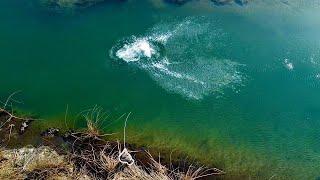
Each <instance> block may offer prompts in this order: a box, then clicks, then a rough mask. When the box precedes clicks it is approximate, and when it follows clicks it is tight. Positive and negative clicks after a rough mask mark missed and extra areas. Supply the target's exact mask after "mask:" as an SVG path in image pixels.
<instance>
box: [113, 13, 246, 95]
mask: <svg viewBox="0 0 320 180" xmlns="http://www.w3.org/2000/svg"><path fill="white" fill-rule="evenodd" d="M220 36H221V34H219V33H217V31H215V27H214V26H213V24H210V23H208V21H205V22H203V21H202V20H200V21H198V20H196V19H187V20H185V21H182V22H180V23H168V24H158V25H157V26H155V27H154V28H152V29H151V31H150V32H149V33H147V35H146V36H142V37H138V38H137V37H135V36H132V37H130V38H128V39H127V40H126V41H122V42H119V43H118V44H116V45H115V46H114V47H113V48H112V49H111V51H110V56H111V57H112V58H114V59H116V60H123V61H125V62H133V64H134V65H136V66H137V67H139V68H140V69H143V70H144V71H146V72H147V73H148V74H149V75H150V77H151V78H152V79H154V80H155V81H156V82H157V83H158V84H159V85H160V86H161V87H163V88H164V89H166V90H167V91H169V92H173V93H178V94H181V95H182V96H184V97H187V98H190V99H202V98H203V97H204V96H206V95H209V94H216V93H218V95H217V96H220V95H221V94H223V90H224V89H225V88H231V89H233V90H235V92H238V91H239V90H237V88H236V86H239V85H240V86H241V85H242V82H243V80H244V76H243V74H242V73H240V71H239V67H240V66H242V65H240V64H239V63H236V62H233V61H230V60H227V59H217V58H215V57H214V56H213V55H209V56H208V53H207V52H208V51H211V52H212V51H214V50H213V49H214V48H215V46H217V44H218V43H220V42H221V41H219V37H220Z"/></svg>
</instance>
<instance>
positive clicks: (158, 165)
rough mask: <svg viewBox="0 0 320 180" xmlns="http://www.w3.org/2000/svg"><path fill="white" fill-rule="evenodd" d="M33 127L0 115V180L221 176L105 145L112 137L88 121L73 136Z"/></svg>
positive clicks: (184, 163)
mask: <svg viewBox="0 0 320 180" xmlns="http://www.w3.org/2000/svg"><path fill="white" fill-rule="evenodd" d="M34 121H37V119H35V118H29V117H26V118H25V117H18V116H15V115H14V114H13V112H10V111H7V110H5V109H0V122H1V129H0V136H1V149H0V179H12V178H14V179H159V180H160V179H219V178H221V177H223V176H224V174H225V172H223V171H222V170H220V169H218V168H206V167H204V166H201V165H199V164H198V165H192V164H191V163H190V162H188V161H186V160H183V159H186V158H183V156H181V159H178V160H176V159H168V157H166V156H161V157H160V156H159V155H156V154H157V153H156V151H154V150H153V151H152V152H150V151H148V150H147V149H145V148H143V147H136V146H135V145H132V144H122V143H121V142H118V141H111V140H107V139H108V136H112V135H106V134H101V133H100V132H99V130H98V129H97V128H96V127H95V125H94V123H92V121H90V120H89V121H88V124H87V125H88V127H87V129H85V130H82V131H77V132H76V131H73V130H68V131H66V132H61V130H59V129H57V128H48V129H46V130H44V131H41V130H40V129H38V131H32V130H33V129H34V128H32V124H33V122H34ZM26 137H28V138H27V139H29V141H24V139H26ZM30 137H31V138H30ZM155 155H156V156H155ZM153 157H156V158H153Z"/></svg>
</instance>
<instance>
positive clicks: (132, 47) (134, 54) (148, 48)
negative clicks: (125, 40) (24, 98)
mask: <svg viewBox="0 0 320 180" xmlns="http://www.w3.org/2000/svg"><path fill="white" fill-rule="evenodd" d="M155 53H156V51H155V50H154V48H153V46H152V45H151V43H150V42H149V41H148V40H147V39H146V38H138V39H136V41H134V42H133V43H131V44H125V45H124V46H123V48H121V49H119V50H118V51H117V52H116V56H117V57H119V58H120V59H123V60H124V61H126V62H134V61H139V60H140V59H141V58H142V57H147V58H151V57H152V56H153V55H154V54H155Z"/></svg>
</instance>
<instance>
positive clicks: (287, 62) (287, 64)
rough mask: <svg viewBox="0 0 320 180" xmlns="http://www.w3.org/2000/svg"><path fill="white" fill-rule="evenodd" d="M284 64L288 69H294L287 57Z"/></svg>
mask: <svg viewBox="0 0 320 180" xmlns="http://www.w3.org/2000/svg"><path fill="white" fill-rule="evenodd" d="M284 65H285V67H286V68H287V69H288V70H290V71H291V70H293V69H294V65H293V63H292V62H290V60H289V59H284Z"/></svg>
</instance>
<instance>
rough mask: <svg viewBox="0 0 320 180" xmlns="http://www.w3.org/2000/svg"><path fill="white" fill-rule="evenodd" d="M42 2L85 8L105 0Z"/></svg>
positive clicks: (51, 5) (57, 5)
mask: <svg viewBox="0 0 320 180" xmlns="http://www.w3.org/2000/svg"><path fill="white" fill-rule="evenodd" d="M41 1H42V3H43V4H45V5H46V6H48V7H50V8H87V7H90V6H93V5H96V4H99V3H102V2H106V1H107V0H41ZM113 1H114V2H124V1H126V0H113Z"/></svg>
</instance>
